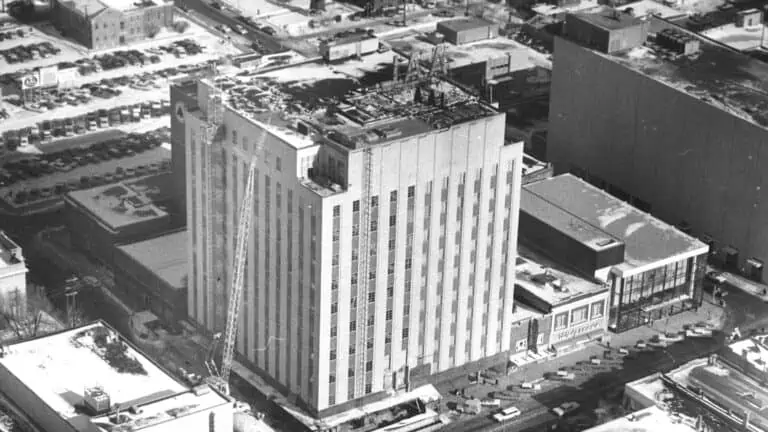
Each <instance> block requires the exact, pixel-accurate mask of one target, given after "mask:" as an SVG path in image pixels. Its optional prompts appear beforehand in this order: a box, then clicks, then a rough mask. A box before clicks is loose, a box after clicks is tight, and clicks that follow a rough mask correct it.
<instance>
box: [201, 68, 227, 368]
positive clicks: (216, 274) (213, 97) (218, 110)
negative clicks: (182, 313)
mask: <svg viewBox="0 0 768 432" xmlns="http://www.w3.org/2000/svg"><path fill="white" fill-rule="evenodd" d="M217 74H218V71H217V64H216V62H212V63H211V65H210V70H209V78H210V79H211V80H212V81H213V85H212V86H211V87H210V88H209V89H208V94H207V98H206V101H205V121H204V122H203V123H202V125H201V127H200V136H201V142H202V143H204V146H203V148H204V156H205V164H204V165H205V191H206V200H205V201H204V202H203V205H204V209H205V215H206V218H205V226H204V229H205V272H206V273H205V274H206V290H207V291H208V292H209V293H211V295H213V296H218V295H222V294H223V289H222V284H221V276H222V274H223V273H224V272H223V263H221V261H220V260H217V259H216V255H217V253H216V246H215V244H216V243H218V244H221V242H222V240H221V239H220V238H219V236H220V231H219V229H218V228H220V227H219V225H220V224H219V222H220V221H221V220H223V219H221V218H220V217H219V216H220V209H219V208H218V207H220V198H221V194H220V191H219V187H218V186H219V185H218V184H217V175H216V174H214V171H216V170H217V169H218V165H219V163H218V162H220V161H219V160H218V158H219V157H220V153H221V148H220V147H219V146H217V145H216V142H217V141H218V138H219V136H218V135H219V134H220V131H221V130H222V125H223V110H222V100H221V92H220V91H219V88H218V86H217V85H216V77H217ZM217 147H218V148H217ZM215 158H216V159H217V160H216V161H214V159H215ZM217 231H218V232H219V234H218V235H217ZM208 307H210V306H209V305H206V308H208ZM213 308H214V310H213V317H212V318H211V317H210V316H209V317H208V318H207V319H206V321H207V322H208V323H209V324H208V325H209V326H210V327H211V328H215V327H216V326H217V324H216V323H217V319H219V318H220V317H221V316H222V315H223V312H224V311H223V308H221V305H220V304H214V305H213ZM206 315H207V314H206ZM206 366H207V367H209V372H211V370H210V369H211V368H214V369H215V364H211V365H208V364H206ZM213 372H215V371H213Z"/></svg>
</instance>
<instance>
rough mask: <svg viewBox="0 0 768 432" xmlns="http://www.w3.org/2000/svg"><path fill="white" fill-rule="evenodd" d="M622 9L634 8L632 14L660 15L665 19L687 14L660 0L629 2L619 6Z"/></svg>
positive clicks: (640, 15) (642, 15)
mask: <svg viewBox="0 0 768 432" xmlns="http://www.w3.org/2000/svg"><path fill="white" fill-rule="evenodd" d="M616 9H618V10H620V11H626V10H627V9H632V14H633V15H635V16H636V17H644V16H646V15H658V16H660V17H662V18H665V19H676V18H680V17H684V16H686V13H685V12H681V11H679V10H677V9H675V8H671V7H669V6H666V5H664V4H662V3H660V2H657V1H654V0H640V1H636V2H632V3H627V4H624V5H621V6H619V7H617V8H616Z"/></svg>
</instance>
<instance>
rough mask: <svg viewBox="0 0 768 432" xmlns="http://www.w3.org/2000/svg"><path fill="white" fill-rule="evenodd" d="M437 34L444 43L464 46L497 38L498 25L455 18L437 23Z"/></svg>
mask: <svg viewBox="0 0 768 432" xmlns="http://www.w3.org/2000/svg"><path fill="white" fill-rule="evenodd" d="M437 32H438V33H440V34H442V35H443V36H444V37H445V41H446V42H450V43H452V44H454V45H464V44H468V43H472V42H477V41H481V40H486V39H493V38H495V37H497V36H498V35H499V25H498V24H496V23H494V22H492V21H488V20H486V19H483V18H474V17H473V18H456V19H452V20H448V21H440V22H439V23H437Z"/></svg>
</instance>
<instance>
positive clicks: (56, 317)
mask: <svg viewBox="0 0 768 432" xmlns="http://www.w3.org/2000/svg"><path fill="white" fill-rule="evenodd" d="M70 313H71V316H70V317H69V320H66V319H65V318H66V317H64V316H63V315H64V314H62V313H61V312H60V311H58V310H57V309H56V307H55V306H54V305H53V303H51V301H50V300H49V299H48V297H46V295H45V290H44V289H43V288H42V287H39V286H29V287H27V294H26V296H25V295H23V294H22V293H21V291H19V290H15V291H13V292H12V293H9V294H8V295H6V296H4V297H0V328H2V329H3V330H8V331H10V332H12V333H13V336H14V339H16V340H25V339H30V338H34V337H37V336H41V335H44V334H47V333H51V332H53V331H56V330H58V329H60V328H61V323H63V322H70V323H71V325H73V326H78V325H81V324H83V323H84V322H85V321H86V319H85V316H84V315H83V313H82V311H81V310H80V309H78V308H73V310H72V311H71V312H70Z"/></svg>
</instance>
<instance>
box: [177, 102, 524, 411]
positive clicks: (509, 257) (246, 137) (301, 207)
mask: <svg viewBox="0 0 768 432" xmlns="http://www.w3.org/2000/svg"><path fill="white" fill-rule="evenodd" d="M203 105H204V104H203ZM201 117H202V116H201V114H200V113H199V112H191V113H186V114H185V123H186V125H187V131H186V135H187V137H186V146H185V147H186V152H187V154H186V159H187V163H186V169H187V196H188V200H187V214H188V216H187V219H188V226H189V228H190V229H189V232H190V233H191V235H190V248H189V251H190V252H189V262H190V271H189V275H190V276H189V283H190V285H189V304H188V309H189V314H190V317H191V319H192V320H193V321H195V322H197V323H198V324H200V325H201V326H203V327H205V328H207V329H209V330H211V331H221V330H222V329H223V326H224V323H223V314H224V313H225V312H226V307H223V308H222V307H219V308H218V310H217V307H216V306H224V305H225V304H226V302H225V296H226V293H225V292H223V290H222V289H221V288H216V287H208V286H207V285H208V282H207V280H206V278H205V271H204V270H205V269H206V268H208V264H207V263H206V258H205V255H206V254H205V253H204V252H205V251H206V249H207V247H206V246H205V241H206V240H205V239H206V234H205V233H206V229H207V228H206V224H208V223H209V219H211V218H208V217H207V215H206V213H207V212H208V209H207V204H206V202H207V199H206V182H205V181H204V177H205V175H204V174H205V173H204V169H205V166H206V164H205V161H204V158H205V157H206V147H205V145H204V144H202V143H201V142H200V132H199V131H200V124H201V123H200V122H201V120H200V119H201ZM224 124H225V125H226V132H225V136H224V140H223V141H224V142H225V143H227V144H226V145H225V146H224V150H223V154H224V156H223V157H224V160H225V162H224V163H223V164H222V169H223V172H224V173H225V176H224V180H223V186H224V187H223V191H224V193H223V197H222V200H221V201H220V205H219V208H217V209H215V210H216V212H218V213H219V214H221V215H223V224H222V225H221V229H218V230H217V232H218V233H220V234H221V236H220V237H221V241H220V242H218V243H216V242H213V243H212V248H211V249H212V250H213V251H214V252H213V256H214V257H222V258H224V259H223V260H221V261H222V263H223V269H226V271H225V272H224V273H223V274H224V275H225V278H224V279H226V281H224V285H225V286H226V285H227V284H229V282H230V281H229V272H230V270H229V269H231V267H232V265H231V264H232V262H231V258H232V257H231V254H230V253H227V251H231V250H233V246H234V243H233V240H234V232H235V227H236V226H237V220H236V213H237V207H238V206H239V203H240V202H241V199H242V195H243V189H244V185H245V182H246V175H247V165H246V162H247V161H244V160H242V159H241V154H240V152H236V151H233V150H232V149H231V147H232V146H236V147H239V148H240V149H243V150H244V152H243V153H247V154H249V155H250V154H252V152H253V147H254V143H255V142H256V141H257V140H258V139H259V137H260V136H261V134H262V130H263V127H264V125H263V124H261V123H259V122H256V121H254V120H249V119H246V118H244V117H242V116H241V115H240V114H239V113H238V112H236V111H233V110H231V109H229V108H227V109H226V110H225V113H224ZM267 129H268V130H269V132H268V133H267V137H266V140H265V142H264V145H263V151H262V152H261V154H260V155H259V158H258V159H259V160H258V166H257V174H258V179H257V183H256V191H257V192H256V204H255V206H254V214H253V219H254V221H253V234H252V238H251V239H252V241H251V242H250V250H249V252H248V264H247V272H246V273H247V275H246V288H245V293H244V298H243V301H244V302H243V307H242V309H241V316H240V318H241V319H240V332H239V334H238V343H237V351H238V352H239V353H240V354H242V355H243V356H244V357H246V358H247V359H248V360H249V361H250V362H251V363H252V364H253V365H255V366H256V367H258V368H259V369H261V370H262V371H263V372H266V373H267V374H268V375H270V376H271V377H272V378H273V379H274V380H275V381H277V382H278V383H280V384H281V385H282V386H284V387H286V388H288V389H290V391H291V392H292V393H294V394H296V395H297V396H298V397H300V398H301V399H302V400H303V401H304V402H305V403H307V404H308V405H309V406H310V407H312V408H313V409H314V410H316V411H323V410H324V409H327V408H329V407H331V406H334V405H338V404H341V403H344V402H347V401H350V400H354V399H359V398H361V397H364V396H366V395H368V394H371V393H376V392H380V391H383V390H387V389H391V388H393V387H401V386H403V385H404V379H403V376H404V372H405V365H406V364H407V365H410V366H411V367H416V366H421V365H426V364H429V365H430V366H429V367H428V368H429V372H430V373H436V372H439V371H444V370H447V369H450V368H452V367H456V366H460V365H463V364H465V363H467V362H470V361H474V360H479V359H482V358H485V357H488V356H491V355H495V354H498V353H501V352H504V351H506V350H508V349H510V346H511V344H510V338H511V335H510V324H511V319H512V308H513V297H514V274H515V273H514V265H515V259H516V257H517V248H516V244H517V225H518V217H517V215H518V209H519V195H520V194H519V191H520V185H521V172H522V171H521V168H522V143H515V144H508V145H505V143H504V138H503V137H504V114H495V115H492V116H490V117H486V118H483V119H478V120H473V121H471V122H467V123H463V124H458V125H454V126H453V127H451V128H448V129H444V130H439V131H434V132H430V133H427V134H421V135H416V136H410V137H403V138H398V139H395V140H392V141H389V142H387V143H385V144H377V145H375V146H374V147H373V149H372V153H371V154H372V161H373V163H372V166H373V170H372V176H371V179H372V183H371V185H372V187H371V191H372V192H371V197H373V198H374V200H375V201H376V203H375V204H376V205H375V206H371V214H372V216H371V220H372V221H374V220H375V221H376V228H375V230H373V229H372V230H371V232H370V245H371V250H375V255H374V254H372V255H371V258H372V259H371V260H370V265H369V270H370V275H371V276H374V274H375V277H374V278H373V279H372V280H373V281H375V282H373V283H372V284H371V285H369V286H370V287H372V288H371V289H370V290H369V291H368V298H366V299H357V298H356V296H357V292H358V291H357V288H356V285H353V284H354V282H353V273H356V265H355V264H354V263H356V262H357V261H356V257H357V256H358V253H357V243H358V241H357V236H356V235H355V233H356V232H358V230H359V227H358V226H357V225H359V224H358V222H357V221H358V216H359V213H357V212H356V209H359V204H357V203H356V202H357V201H359V199H360V197H361V194H362V193H361V185H362V180H361V179H362V175H363V172H362V170H363V168H362V167H363V164H362V157H363V156H362V155H363V152H362V151H361V150H351V149H350V148H348V147H344V146H342V145H339V144H337V143H335V142H330V141H328V142H323V143H314V142H309V141H308V139H307V138H308V137H306V136H300V135H298V134H296V133H295V132H291V133H292V134H293V135H294V136H293V137H290V136H288V135H289V133H286V132H285V129H283V130H282V131H275V129H276V128H275V127H273V126H267ZM247 157H250V156H247ZM310 168H311V169H312V172H310ZM318 172H321V173H323V175H324V176H326V177H329V178H332V179H334V182H335V183H338V184H339V185H341V187H340V188H339V189H337V190H335V191H332V190H330V189H325V188H322V187H320V186H318V185H317V184H316V183H313V182H311V181H310V180H309V176H310V175H313V176H314V175H316V174H317V173H318ZM462 200H463V205H462V203H461V201H462ZM459 209H460V210H461V213H458V210H459ZM353 256H354V257H355V258H353ZM369 300H372V301H370V302H369ZM361 301H365V302H369V303H367V315H368V316H369V317H371V316H372V319H370V321H369V322H370V323H371V324H372V325H371V326H368V325H367V324H368V323H358V322H356V315H357V314H356V312H355V311H356V310H357V309H355V308H354V307H353V306H354V305H355V304H357V305H358V307H359V305H360V302H361ZM406 311H407V312H406ZM353 321H355V324H354V326H355V327H354V329H353V328H351V326H352V325H353V324H351V323H352V322H353ZM362 329H365V330H366V331H368V335H367V341H368V344H369V345H368V348H367V349H364V350H360V349H358V348H357V344H356V338H355V337H353V336H354V335H356V334H357V333H355V332H356V331H361V330H362ZM405 329H407V330H405ZM353 330H354V331H353ZM351 347H354V348H355V352H354V354H351V353H350V348H351ZM361 351H364V352H361ZM359 355H364V356H365V359H364V361H360V359H359V358H356V357H354V356H359ZM361 366H362V367H361ZM422 367H424V368H425V369H426V368H427V367H426V366H422ZM350 369H351V371H350ZM357 378H359V379H364V380H365V386H364V391H363V392H359V391H355V386H354V380H355V379H357Z"/></svg>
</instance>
